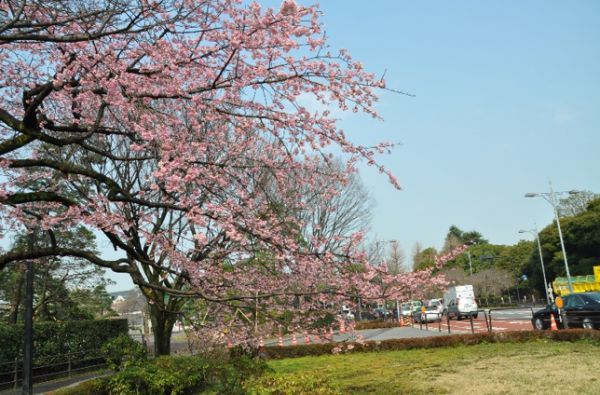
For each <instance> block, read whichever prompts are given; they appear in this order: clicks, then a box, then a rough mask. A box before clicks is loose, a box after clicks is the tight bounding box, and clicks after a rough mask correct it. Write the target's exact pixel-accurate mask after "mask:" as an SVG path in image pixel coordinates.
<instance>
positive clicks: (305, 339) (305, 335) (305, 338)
mask: <svg viewBox="0 0 600 395" xmlns="http://www.w3.org/2000/svg"><path fill="white" fill-rule="evenodd" d="M304 344H310V336H308V332H306V331H304Z"/></svg>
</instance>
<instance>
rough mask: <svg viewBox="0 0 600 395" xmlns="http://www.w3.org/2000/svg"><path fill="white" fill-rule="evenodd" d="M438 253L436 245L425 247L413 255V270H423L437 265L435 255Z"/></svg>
mask: <svg viewBox="0 0 600 395" xmlns="http://www.w3.org/2000/svg"><path fill="white" fill-rule="evenodd" d="M437 254H438V252H437V250H436V249H435V248H434V247H428V248H425V249H424V250H422V251H419V252H417V253H415V255H414V256H413V270H414V271H418V270H423V269H427V268H428V267H432V266H434V265H435V257H436V255H437Z"/></svg>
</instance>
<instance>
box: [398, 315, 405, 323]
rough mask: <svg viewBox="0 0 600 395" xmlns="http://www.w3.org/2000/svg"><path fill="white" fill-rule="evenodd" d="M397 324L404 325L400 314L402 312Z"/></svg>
mask: <svg viewBox="0 0 600 395" xmlns="http://www.w3.org/2000/svg"><path fill="white" fill-rule="evenodd" d="M398 324H399V325H400V326H404V317H403V316H402V314H400V319H399V320H398Z"/></svg>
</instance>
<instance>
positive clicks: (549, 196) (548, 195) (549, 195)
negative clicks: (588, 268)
mask: <svg viewBox="0 0 600 395" xmlns="http://www.w3.org/2000/svg"><path fill="white" fill-rule="evenodd" d="M548 184H549V185H550V192H542V193H532V192H529V193H526V194H525V197H526V198H530V197H542V198H544V200H546V201H547V202H548V203H550V204H551V205H552V208H553V209H554V216H555V217H556V226H557V228H558V238H559V239H560V247H561V248H562V253H563V259H564V261H565V271H566V273H567V281H568V283H569V292H570V293H573V281H572V280H571V272H570V271H569V262H568V261H567V251H566V250H565V242H564V241H563V236H562V230H561V229H560V220H559V218H558V201H557V200H556V195H557V194H565V193H567V194H569V195H576V194H578V193H579V191H577V190H574V189H573V190H570V191H562V192H554V190H553V189H552V183H551V182H549V183H548Z"/></svg>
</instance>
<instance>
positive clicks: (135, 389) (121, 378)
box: [49, 355, 329, 395]
mask: <svg viewBox="0 0 600 395" xmlns="http://www.w3.org/2000/svg"><path fill="white" fill-rule="evenodd" d="M267 371H268V367H267V365H266V363H265V361H264V360H262V359H259V358H254V357H251V356H248V355H241V356H239V355H238V356H229V357H228V356H227V355H223V356H219V355H207V356H202V355H194V356H162V357H157V358H152V359H150V360H148V361H144V362H142V363H133V364H130V365H128V366H126V367H125V368H124V369H123V370H120V371H118V372H116V373H115V374H113V375H111V376H108V377H102V378H98V379H93V380H90V381H87V382H85V383H82V384H79V385H77V386H75V387H70V388H65V389H60V390H57V391H52V392H50V393H49V395H109V394H119V395H138V394H147V395H180V394H196V393H205V392H203V391H207V393H211V394H228V395H233V394H243V393H246V391H244V389H243V386H244V384H245V382H246V381H252V382H256V380H258V379H259V378H260V377H261V376H262V375H263V374H264V373H266V372H267ZM269 393H272V392H269ZM304 393H306V392H304ZM310 393H313V392H310ZM328 395H329V394H328Z"/></svg>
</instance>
